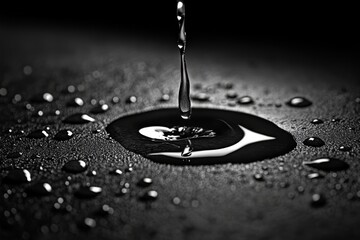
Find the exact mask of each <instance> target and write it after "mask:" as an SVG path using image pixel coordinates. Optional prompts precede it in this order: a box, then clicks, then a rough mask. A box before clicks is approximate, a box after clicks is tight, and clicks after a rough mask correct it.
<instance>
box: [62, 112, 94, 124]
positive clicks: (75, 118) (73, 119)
mask: <svg viewBox="0 0 360 240" xmlns="http://www.w3.org/2000/svg"><path fill="white" fill-rule="evenodd" d="M94 121H95V119H94V118H92V117H90V116H89V115H87V114H83V113H75V114H73V115H70V116H68V117H67V118H65V119H64V120H63V122H64V123H70V124H84V123H89V122H94Z"/></svg>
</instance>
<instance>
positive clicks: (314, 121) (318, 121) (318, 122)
mask: <svg viewBox="0 0 360 240" xmlns="http://www.w3.org/2000/svg"><path fill="white" fill-rule="evenodd" d="M311 123H312V124H322V123H324V121H323V120H321V119H319V118H314V119H313V120H311Z"/></svg>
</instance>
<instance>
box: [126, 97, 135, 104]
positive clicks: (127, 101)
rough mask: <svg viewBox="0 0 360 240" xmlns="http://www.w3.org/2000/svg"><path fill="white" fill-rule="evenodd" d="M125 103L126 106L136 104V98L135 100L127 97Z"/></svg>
mask: <svg viewBox="0 0 360 240" xmlns="http://www.w3.org/2000/svg"><path fill="white" fill-rule="evenodd" d="M125 102H126V103H127V104H130V103H136V102H137V98H136V96H130V97H128V98H127V99H126V100H125Z"/></svg>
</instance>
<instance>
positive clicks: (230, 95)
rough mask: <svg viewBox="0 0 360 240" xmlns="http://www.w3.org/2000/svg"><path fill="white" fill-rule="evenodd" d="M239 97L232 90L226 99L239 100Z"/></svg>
mask: <svg viewBox="0 0 360 240" xmlns="http://www.w3.org/2000/svg"><path fill="white" fill-rule="evenodd" d="M237 96H238V94H237V92H235V91H233V90H230V91H228V92H227V93H226V98H229V99H234V98H237Z"/></svg>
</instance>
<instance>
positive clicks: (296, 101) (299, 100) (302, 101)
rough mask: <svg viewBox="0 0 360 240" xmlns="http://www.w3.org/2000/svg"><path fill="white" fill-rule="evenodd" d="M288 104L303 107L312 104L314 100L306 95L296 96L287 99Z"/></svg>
mask: <svg viewBox="0 0 360 240" xmlns="http://www.w3.org/2000/svg"><path fill="white" fill-rule="evenodd" d="M286 105H288V106H290V107H297V108H303V107H308V106H310V105H312V102H311V101H309V100H308V99H306V98H304V97H294V98H291V99H290V100H289V101H287V102H286Z"/></svg>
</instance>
